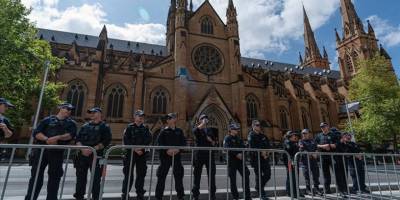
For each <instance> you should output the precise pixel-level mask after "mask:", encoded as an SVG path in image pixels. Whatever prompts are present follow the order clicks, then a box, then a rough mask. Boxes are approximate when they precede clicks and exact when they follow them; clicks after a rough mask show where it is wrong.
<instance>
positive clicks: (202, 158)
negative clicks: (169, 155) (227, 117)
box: [192, 115, 217, 199]
mask: <svg viewBox="0 0 400 200" xmlns="http://www.w3.org/2000/svg"><path fill="white" fill-rule="evenodd" d="M204 118H207V116H206V115H201V116H200V117H199V119H200V120H202V119H204ZM193 135H194V138H195V144H196V146H197V147H214V146H215V144H212V142H210V141H208V139H207V137H209V138H211V140H213V141H215V142H216V141H217V137H216V136H215V134H214V133H213V131H212V130H211V129H209V128H203V129H200V128H197V127H196V128H194V129H193ZM210 159H211V160H210ZM210 161H211V166H210ZM203 165H205V166H206V169H207V175H208V178H209V179H211V180H210V182H211V185H210V186H209V190H210V193H211V198H212V199H215V192H216V186H215V171H216V167H215V152H211V157H210V151H207V150H199V151H195V152H194V160H193V167H194V169H193V176H194V182H193V188H192V194H193V198H194V199H198V197H199V195H200V192H199V190H200V180H201V172H202V171H203ZM210 171H211V174H210Z"/></svg>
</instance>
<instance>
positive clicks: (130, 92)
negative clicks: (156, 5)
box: [38, 0, 391, 143]
mask: <svg viewBox="0 0 400 200" xmlns="http://www.w3.org/2000/svg"><path fill="white" fill-rule="evenodd" d="M341 15H342V20H343V27H342V30H341V36H340V34H339V33H338V32H337V31H336V41H337V51H338V55H339V58H338V60H339V66H340V71H335V70H330V66H329V65H330V62H329V58H328V54H327V53H326V51H325V48H323V49H322V53H321V51H320V48H319V47H318V45H317V42H316V40H315V37H314V32H313V30H312V27H311V25H310V22H309V19H308V16H307V13H306V10H305V9H304V22H303V23H304V43H305V44H304V45H305V52H304V54H300V55H299V63H298V64H287V63H284V62H279V61H274V60H260V59H253V58H248V57H242V55H241V52H240V40H239V38H240V36H239V26H240V25H239V24H238V21H237V12H236V8H235V6H234V3H233V1H232V0H229V2H228V5H227V10H226V23H225V22H224V21H223V20H222V19H221V18H220V16H218V14H217V13H216V11H215V10H214V8H213V6H212V5H211V3H210V2H209V1H208V0H205V1H204V3H203V4H201V5H200V6H199V8H197V10H193V4H192V2H191V1H190V2H189V3H188V0H171V4H170V8H169V12H168V16H167V31H166V43H165V45H164V46H160V45H154V44H146V43H141V42H135V41H125V40H119V39H111V38H108V36H107V29H106V27H105V26H104V28H103V29H102V31H101V33H100V34H99V36H90V35H84V34H77V33H69V32H61V31H55V30H47V29H39V32H38V37H39V38H40V39H43V40H47V41H48V42H50V44H51V47H52V52H53V54H54V55H55V56H58V57H61V58H65V64H64V65H63V66H62V67H61V68H60V69H59V71H58V74H57V77H56V79H57V80H56V81H61V82H63V83H65V84H66V87H65V89H64V90H63V92H62V94H61V97H62V99H63V100H65V101H68V102H71V103H72V104H73V105H75V106H76V110H75V111H74V112H73V117H74V119H75V120H77V121H78V122H80V123H83V122H84V121H85V119H86V118H87V115H86V110H87V109H88V108H90V107H92V106H100V107H101V108H102V109H103V111H104V115H105V117H106V118H105V120H106V121H107V122H108V123H109V124H110V126H111V128H112V133H113V139H114V143H120V141H121V138H122V133H123V129H124V128H125V127H126V125H127V124H128V123H130V122H131V119H132V116H133V112H134V111H135V110H137V109H142V110H144V112H145V113H146V125H147V126H149V128H150V130H151V131H152V133H153V134H154V135H157V133H158V132H159V130H160V129H161V128H162V127H163V116H164V115H165V114H167V113H169V112H176V113H177V114H178V126H179V127H181V128H182V129H183V130H185V134H186V135H187V137H188V138H191V129H192V127H193V126H194V125H195V124H196V120H197V118H198V116H199V115H200V114H207V115H208V116H209V118H210V126H211V127H212V128H213V130H215V132H216V134H218V136H219V140H220V141H222V140H223V137H224V136H225V135H226V134H227V125H228V123H229V122H230V121H236V122H238V123H240V125H241V128H242V131H241V135H242V138H247V132H248V129H249V127H250V123H251V121H252V120H253V119H259V120H260V121H261V122H262V125H263V126H264V127H265V132H266V133H267V135H268V136H269V138H270V140H271V141H274V142H277V143H278V142H280V141H281V140H282V137H283V133H284V132H285V131H287V130H297V129H303V128H309V129H311V131H312V132H314V133H315V132H318V131H319V124H320V122H322V121H324V122H328V123H329V124H331V125H332V126H338V127H343V126H345V123H346V112H345V111H343V109H341V108H342V107H343V104H344V101H345V98H346V96H347V87H348V81H349V80H350V79H351V77H353V76H354V75H355V74H356V73H357V70H356V68H355V63H356V62H357V60H359V59H367V58H370V57H371V56H373V55H374V54H375V53H376V52H380V53H381V55H383V56H385V57H386V58H387V59H388V62H389V63H391V62H390V56H389V55H388V54H387V52H386V51H385V50H384V49H383V47H382V46H379V45H378V40H377V38H376V36H375V33H374V30H373V27H372V26H371V25H370V24H369V22H367V25H368V27H367V30H365V28H364V24H363V22H362V21H361V20H360V18H359V17H358V15H357V13H356V10H355V8H354V5H353V4H352V2H351V0H341ZM272 28H273V27H272ZM332 35H333V34H332ZM333 36H334V35H333ZM221 143H222V142H221Z"/></svg>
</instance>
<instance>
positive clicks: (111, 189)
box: [0, 144, 400, 200]
mask: <svg viewBox="0 0 400 200" xmlns="http://www.w3.org/2000/svg"><path fill="white" fill-rule="evenodd" d="M0 148H2V149H10V150H11V153H10V155H9V156H8V157H7V159H6V160H4V161H2V162H1V163H0V188H1V194H0V200H3V199H7V198H10V197H12V196H13V194H15V193H16V192H15V191H13V193H12V191H11V190H17V189H20V190H18V194H19V196H21V195H25V194H26V188H27V185H28V184H27V183H28V179H29V177H24V178H23V180H22V182H23V183H25V185H21V186H18V187H17V188H16V187H15V185H16V182H18V180H14V179H18V178H17V175H19V173H24V172H22V171H21V172H20V171H19V170H20V167H22V166H25V168H23V169H24V170H26V169H28V167H27V161H25V160H22V162H21V159H17V158H16V157H17V156H16V153H17V150H24V151H27V150H28V149H33V150H34V151H32V152H36V157H35V159H36V160H37V164H38V165H39V166H37V168H35V169H36V171H35V172H34V170H32V171H31V173H29V174H28V173H27V172H25V173H27V174H28V176H30V175H31V174H33V177H34V179H33V180H34V184H33V185H34V188H35V187H36V185H37V181H38V176H39V173H38V172H39V169H40V165H41V164H42V160H43V158H44V155H45V153H46V152H47V151H50V150H63V151H64V156H63V159H62V160H63V171H64V173H63V176H62V178H61V181H60V188H59V191H58V199H73V197H72V194H73V193H74V192H75V186H76V181H75V180H76V177H75V174H74V172H75V169H74V168H73V167H72V164H71V163H72V160H73V156H74V155H75V154H76V151H81V150H82V149H88V150H90V151H91V153H92V154H93V160H92V166H91V171H95V166H96V164H100V165H101V166H102V167H103V168H102V170H103V171H102V173H101V181H100V191H99V194H100V195H99V199H108V198H113V199H115V198H121V197H122V199H129V197H133V196H137V194H136V193H135V187H136V186H135V185H136V183H134V181H137V180H138V177H140V176H141V175H145V177H144V178H145V179H144V186H143V189H144V190H145V191H139V193H141V194H142V195H143V199H146V198H147V199H149V200H150V199H152V198H155V197H157V194H158V197H159V196H160V190H161V191H162V195H161V196H164V197H168V198H169V199H179V195H180V194H179V192H177V193H175V192H174V191H173V190H175V189H176V190H179V188H177V186H176V183H177V182H176V180H175V179H174V177H177V178H178V182H179V179H182V180H183V184H182V185H183V188H184V194H185V197H189V199H193V198H194V197H197V196H199V194H198V191H196V189H194V188H195V187H194V185H196V186H197V189H200V193H201V194H200V199H206V198H207V199H209V200H211V199H232V198H238V196H235V195H236V192H235V191H232V190H231V186H232V180H234V181H235V182H234V183H236V184H234V183H233V185H236V186H237V188H238V191H239V194H240V196H239V198H244V199H246V198H247V199H249V198H260V197H262V198H264V197H268V198H270V199H271V198H272V199H278V198H280V197H282V196H289V198H290V199H295V198H303V194H305V191H306V189H307V185H309V186H310V188H309V189H310V193H308V194H307V195H306V198H307V199H314V198H315V199H343V198H357V199H399V198H400V192H399V191H400V178H399V173H400V171H399V169H400V168H399V163H398V161H399V160H400V155H399V154H366V153H359V154H349V153H323V152H312V153H309V152H299V153H297V154H296V155H295V156H294V158H292V159H291V157H290V155H289V154H288V153H287V152H286V151H283V150H275V149H269V150H265V149H248V148H238V149H233V148H218V147H216V148H208V147H182V146H179V147H164V146H162V147H161V146H126V145H119V146H112V147H110V148H109V149H107V150H106V151H105V153H104V157H98V156H97V154H96V150H95V149H93V148H91V147H85V146H61V145H54V146H51V145H23V144H15V145H14V144H1V145H0ZM138 149H139V150H140V149H145V150H146V163H145V167H144V169H145V170H144V173H143V171H140V170H138V169H137V168H138V167H137V166H138V165H137V164H138V162H137V155H135V153H134V152H135V150H138ZM168 149H177V150H179V153H178V154H174V153H172V154H171V156H169V155H167V154H165V153H166V152H165V151H166V150H168ZM161 151H163V152H164V154H163V156H169V157H167V158H168V159H165V158H164V160H162V156H161V155H160V152H161ZM199 151H201V154H202V156H203V157H202V159H206V162H207V164H208V166H210V167H209V168H208V169H207V168H206V167H205V166H204V170H203V169H202V170H201V171H202V172H203V173H201V181H200V184H198V183H197V184H196V183H195V182H196V180H195V179H197V178H196V177H195V176H194V174H195V173H196V172H195V165H196V162H198V161H199V159H200V158H199V154H198V152H199ZM121 152H124V153H123V155H124V157H123V158H122V157H117V158H116V157H115V156H113V155H115V153H119V154H120V153H121ZM177 152H178V151H177ZM238 154H241V158H242V159H241V160H239V161H238V160H234V159H232V158H237V157H233V156H237V155H238ZM204 155H208V156H205V157H204ZM217 155H223V156H222V157H221V158H220V159H219V158H218V157H217ZM214 156H215V157H214ZM209 157H212V159H207V158H209ZM239 157H240V156H239ZM263 158H267V159H266V160H267V164H266V162H265V161H264V160H263ZM281 158H283V159H281ZM285 158H286V159H285ZM276 159H279V160H281V163H282V164H278V165H277V164H276V163H277V161H276ZM161 160H162V161H161ZM121 161H122V162H121ZM179 161H181V162H182V167H183V174H181V175H179V174H178V173H179V170H173V169H174V168H175V165H177V164H179ZM215 161H217V162H215ZM168 162H169V164H168ZM329 162H330V163H331V164H329ZM165 163H167V165H164V167H165V166H167V168H168V169H167V170H166V169H165V168H164V169H163V170H162V169H159V168H160V165H161V164H165ZM326 163H328V164H326ZM31 164H32V163H31ZM202 164H204V165H207V164H206V163H204V162H203V163H202ZM213 165H216V168H215V169H213V168H212V166H213ZM124 166H125V170H124ZM326 166H328V167H326ZM315 167H316V168H315ZM139 168H140V167H139ZM31 169H32V168H31V167H29V169H28V170H31ZM133 169H135V170H133ZM141 169H143V168H141ZM324 169H325V171H326V169H328V171H329V172H331V173H332V182H331V184H329V187H328V188H326V187H324V180H325V177H324ZM165 170H166V172H165ZM316 171H318V173H319V177H318V178H316V179H313V178H312V177H313V175H314V174H313V173H315V172H316ZM237 172H239V174H243V177H242V176H240V175H239V176H238V175H237ZM67 174H68V175H67ZM196 174H197V176H198V171H197V173H196ZM207 174H216V175H215V176H216V178H215V183H216V191H215V193H216V196H213V194H212V193H214V192H213V190H215V189H214V188H213V187H212V185H213V183H212V181H213V180H212V179H211V178H210V179H208V177H207ZM306 174H307V175H308V177H309V181H308V182H307V181H306V180H305V175H306ZM363 174H364V176H362V175H363ZM13 176H14V178H13ZM246 176H248V177H249V178H246ZM256 176H257V177H258V178H257V179H256ZM124 177H127V179H126V182H127V185H128V186H127V187H125V188H124V189H125V190H124V191H123V189H122V185H123V179H124ZM221 177H222V178H221ZM230 177H231V178H232V180H231V178H230ZM160 178H161V179H163V180H161V183H162V182H164V183H165V187H160V185H159V186H158V187H159V188H161V189H159V191H158V193H157V192H156V188H157V182H158V180H159V179H160ZM20 179H22V178H20ZM266 179H267V180H268V182H267V183H266V184H265V185H264V182H263V181H264V180H266ZM66 180H69V181H67V184H65V183H66ZM87 180H88V185H87V189H86V190H87V193H86V194H87V199H92V188H93V181H94V173H90V176H89V177H88V178H87ZM197 181H198V180H197ZM20 182H21V181H20ZM20 182H19V184H20ZM286 182H287V183H286ZM315 182H318V184H317V183H315ZM364 182H365V187H364V185H363V183H364ZM343 183H344V184H343ZM130 184H132V185H134V186H135V187H132V190H131V189H130V187H129V185H130ZM8 185H9V187H8ZM161 185H162V184H161ZM257 185H258V186H259V185H261V188H262V187H263V186H264V189H265V193H264V192H263V190H262V189H261V188H260V189H259V190H256V188H257ZM313 185H318V188H319V189H321V193H320V194H317V193H315V192H316V191H315V190H316V189H317V188H315V187H313ZM174 186H175V188H174ZM355 186H357V187H355ZM198 187H199V188H198ZM138 188H140V184H139V187H138ZM353 189H355V190H356V192H355V193H352V192H353V191H354V190H353ZM364 189H365V190H369V191H371V192H372V193H365V191H363V190H364ZM328 190H331V192H333V193H331V192H330V191H328ZM8 192H9V193H10V194H7V193H8ZM136 192H138V191H137V190H136ZM46 193H47V191H46V190H45V189H44V190H42V193H41V194H43V195H45V194H46ZM342 193H343V194H345V195H346V196H342V195H343V194H342ZM30 199H34V197H33V195H32V196H31V197H30Z"/></svg>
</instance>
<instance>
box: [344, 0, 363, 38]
mask: <svg viewBox="0 0 400 200" xmlns="http://www.w3.org/2000/svg"><path fill="white" fill-rule="evenodd" d="M340 9H341V12H342V21H343V30H344V31H343V36H344V38H348V37H350V36H352V35H354V34H363V33H365V31H364V25H363V23H362V21H361V20H360V18H359V17H358V15H357V12H356V9H355V8H354V4H353V3H352V2H351V0H340Z"/></svg>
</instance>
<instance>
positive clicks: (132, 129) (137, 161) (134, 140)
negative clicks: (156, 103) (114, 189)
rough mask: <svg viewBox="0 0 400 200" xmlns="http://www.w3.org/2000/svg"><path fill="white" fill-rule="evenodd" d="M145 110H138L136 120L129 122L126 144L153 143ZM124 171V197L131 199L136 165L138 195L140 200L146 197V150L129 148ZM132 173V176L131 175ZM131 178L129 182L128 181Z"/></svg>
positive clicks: (125, 136) (124, 198) (125, 133)
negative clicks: (145, 123)
mask: <svg viewBox="0 0 400 200" xmlns="http://www.w3.org/2000/svg"><path fill="white" fill-rule="evenodd" d="M144 117H145V115H144V112H143V111H142V110H137V111H136V112H135V114H134V122H133V123H131V124H128V127H127V128H126V129H125V131H124V138H123V143H124V145H138V146H147V145H149V144H150V143H151V134H150V131H149V129H148V128H147V127H145V126H144V124H143V123H144ZM123 165H124V167H123V173H124V180H123V182H122V199H123V200H128V199H129V192H130V190H131V188H132V185H133V179H134V172H133V169H134V168H135V166H136V175H137V177H136V182H135V188H136V195H137V199H138V200H143V199H144V194H145V193H146V191H145V190H144V189H143V187H144V178H145V177H146V172H147V164H146V152H145V149H143V148H135V149H132V150H131V149H129V150H128V151H127V153H126V154H125V158H124V160H123ZM129 175H130V176H129ZM128 180H129V183H128Z"/></svg>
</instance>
